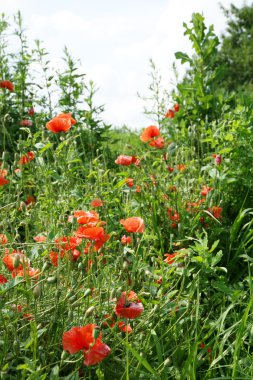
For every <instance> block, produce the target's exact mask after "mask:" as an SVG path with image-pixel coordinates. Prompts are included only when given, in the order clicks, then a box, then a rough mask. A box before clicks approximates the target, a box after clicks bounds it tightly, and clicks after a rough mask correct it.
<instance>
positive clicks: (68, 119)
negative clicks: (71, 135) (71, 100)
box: [46, 113, 76, 133]
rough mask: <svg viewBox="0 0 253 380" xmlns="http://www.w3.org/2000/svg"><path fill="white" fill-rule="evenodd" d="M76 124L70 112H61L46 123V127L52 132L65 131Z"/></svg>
mask: <svg viewBox="0 0 253 380" xmlns="http://www.w3.org/2000/svg"><path fill="white" fill-rule="evenodd" d="M74 124H76V120H75V119H73V118H72V116H71V114H70V113H66V114H64V113H61V114H59V115H58V116H56V117H55V118H53V119H52V120H50V121H49V122H48V123H47V124H46V128H47V129H49V130H50V131H52V132H54V133H59V132H65V133H66V132H67V131H68V130H69V129H70V128H71V126H72V125H74Z"/></svg>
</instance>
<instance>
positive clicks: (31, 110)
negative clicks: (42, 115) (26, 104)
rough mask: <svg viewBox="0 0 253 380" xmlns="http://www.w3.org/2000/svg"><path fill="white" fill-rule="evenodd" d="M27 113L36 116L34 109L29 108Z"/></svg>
mask: <svg viewBox="0 0 253 380" xmlns="http://www.w3.org/2000/svg"><path fill="white" fill-rule="evenodd" d="M27 113H28V115H29V116H34V114H35V110H34V107H31V108H29V110H28V111H27Z"/></svg>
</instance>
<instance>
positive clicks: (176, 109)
mask: <svg viewBox="0 0 253 380" xmlns="http://www.w3.org/2000/svg"><path fill="white" fill-rule="evenodd" d="M179 108H180V107H179V104H178V103H176V104H174V111H175V112H178V111H179Z"/></svg>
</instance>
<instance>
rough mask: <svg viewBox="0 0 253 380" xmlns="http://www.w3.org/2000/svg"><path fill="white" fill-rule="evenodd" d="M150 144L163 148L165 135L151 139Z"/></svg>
mask: <svg viewBox="0 0 253 380" xmlns="http://www.w3.org/2000/svg"><path fill="white" fill-rule="evenodd" d="M148 145H149V146H152V147H153V148H158V149H162V148H163V147H164V139H163V137H158V138H157V139H154V140H152V141H150V143H149V144H148Z"/></svg>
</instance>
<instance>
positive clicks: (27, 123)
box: [19, 119, 33, 127]
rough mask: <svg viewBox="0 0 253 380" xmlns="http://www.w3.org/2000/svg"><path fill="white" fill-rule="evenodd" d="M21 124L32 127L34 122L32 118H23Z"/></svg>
mask: <svg viewBox="0 0 253 380" xmlns="http://www.w3.org/2000/svg"><path fill="white" fill-rule="evenodd" d="M19 125H21V126H22V127H31V126H32V125H33V122H32V120H28V119H23V120H21V121H20V122H19Z"/></svg>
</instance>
